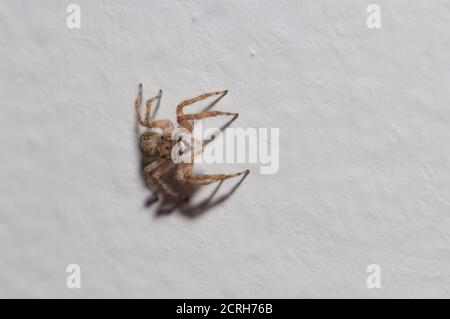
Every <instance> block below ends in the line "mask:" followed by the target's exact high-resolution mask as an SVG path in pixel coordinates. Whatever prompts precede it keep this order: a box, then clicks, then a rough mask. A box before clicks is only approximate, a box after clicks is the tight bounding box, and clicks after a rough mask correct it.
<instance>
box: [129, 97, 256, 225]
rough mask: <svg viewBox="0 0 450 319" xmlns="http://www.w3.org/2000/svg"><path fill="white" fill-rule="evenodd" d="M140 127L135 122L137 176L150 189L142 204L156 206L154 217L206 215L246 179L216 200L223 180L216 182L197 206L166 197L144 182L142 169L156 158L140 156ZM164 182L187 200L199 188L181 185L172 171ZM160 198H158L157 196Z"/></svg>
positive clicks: (155, 110)
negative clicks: (173, 213) (137, 161)
mask: <svg viewBox="0 0 450 319" xmlns="http://www.w3.org/2000/svg"><path fill="white" fill-rule="evenodd" d="M222 98H223V95H221V96H219V97H218V98H216V99H215V100H214V101H212V102H211V103H209V104H208V105H207V106H206V107H205V108H204V109H203V111H202V112H205V111H207V110H209V109H211V108H212V107H213V106H214V105H215V104H216V103H217V102H219V101H220V100H221V99H222ZM160 104H161V99H158V102H157V104H156V106H155V109H154V111H153V114H152V115H151V118H155V116H156V114H157V112H158V110H159V106H160ZM234 120H236V117H233V118H232V119H231V120H229V121H228V122H227V123H225V124H224V125H223V126H222V127H221V128H220V131H221V132H223V131H224V130H225V129H226V128H227V127H228V126H229V125H230V124H231V123H232V122H233V121H234ZM140 134H141V132H140V126H139V124H138V123H137V122H136V121H135V135H136V141H137V142H136V146H137V152H138V153H139V155H138V156H139V165H138V166H139V172H138V173H139V176H140V177H141V179H142V183H143V185H145V187H146V188H150V190H151V191H152V193H153V194H151V195H150V196H149V197H148V198H147V199H146V200H145V202H144V205H145V207H152V206H154V205H155V204H156V205H157V208H156V213H155V214H156V216H157V217H160V216H163V215H167V214H170V213H172V212H174V211H178V212H180V213H181V214H182V215H184V216H186V217H189V218H195V217H198V216H200V215H202V214H204V213H206V212H207V211H208V210H209V209H211V208H214V207H216V206H218V205H220V204H222V203H223V202H224V201H226V200H227V199H228V198H229V197H230V196H231V195H233V193H234V192H235V191H236V190H237V189H238V188H239V186H240V185H241V184H242V182H243V181H244V179H245V178H246V177H247V175H248V173H247V174H244V175H242V177H241V178H240V179H239V180H238V181H237V182H236V183H235V185H234V186H233V188H231V189H230V190H229V191H228V192H227V193H226V194H224V195H221V196H220V197H218V198H214V197H215V195H216V194H217V192H218V191H219V189H220V187H221V186H222V184H223V182H224V181H223V180H222V181H220V182H218V184H217V186H216V187H215V188H214V190H213V191H212V192H211V194H210V195H209V196H208V197H207V198H206V199H204V200H203V201H201V202H200V203H197V204H195V205H194V204H192V203H191V202H186V201H185V200H183V199H177V198H173V197H171V196H168V195H166V194H165V193H164V192H163V191H161V189H160V188H159V187H158V185H157V184H156V183H148V181H145V177H144V174H143V170H144V168H145V167H146V166H147V165H149V164H151V163H152V162H153V161H155V160H157V159H158V157H157V156H154V157H147V156H145V155H144V154H142V152H141V150H140V149H139V142H138V141H139V137H140ZM211 141H212V140H210V141H206V142H204V144H203V146H206V145H208V144H209V143H210V142H211ZM164 180H165V182H166V183H167V184H169V185H171V187H173V189H174V190H175V191H176V192H179V193H182V194H185V195H187V196H189V198H193V197H194V195H195V193H196V192H197V191H198V190H199V188H200V187H202V186H198V185H192V184H185V185H184V184H181V183H179V182H178V181H177V180H176V179H175V170H174V169H172V170H171V171H170V172H169V173H168V174H167V175H165V176H164ZM232 180H234V179H230V180H229V181H228V182H231V181H232ZM160 194H161V195H162V196H158V195H160ZM160 197H162V200H159V198H160Z"/></svg>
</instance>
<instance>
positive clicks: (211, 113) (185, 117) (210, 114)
mask: <svg viewBox="0 0 450 319" xmlns="http://www.w3.org/2000/svg"><path fill="white" fill-rule="evenodd" d="M218 115H233V116H236V117H237V116H239V113H231V112H220V111H209V112H201V113H196V114H184V115H181V116H179V117H178V121H179V122H183V121H189V120H201V119H204V118H206V117H213V116H218Z"/></svg>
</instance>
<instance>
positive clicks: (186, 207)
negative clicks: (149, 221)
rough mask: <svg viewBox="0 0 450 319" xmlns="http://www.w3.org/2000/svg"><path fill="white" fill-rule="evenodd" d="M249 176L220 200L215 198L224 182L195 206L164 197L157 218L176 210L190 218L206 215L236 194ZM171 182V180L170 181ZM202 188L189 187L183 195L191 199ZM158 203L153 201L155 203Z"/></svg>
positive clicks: (184, 190) (244, 176) (185, 188)
mask: <svg viewBox="0 0 450 319" xmlns="http://www.w3.org/2000/svg"><path fill="white" fill-rule="evenodd" d="M247 175H248V173H247V174H244V175H243V176H242V177H241V178H240V179H239V181H238V182H237V183H235V184H234V186H233V187H232V188H231V189H230V190H229V191H227V192H226V193H225V194H223V195H221V196H220V197H218V198H215V197H216V195H217V193H218V191H219V189H220V188H221V187H222V184H223V183H224V181H223V180H222V181H220V182H219V183H218V184H217V186H216V187H215V188H214V189H213V191H212V192H211V194H209V196H208V197H207V198H205V199H203V200H201V201H200V202H198V203H196V204H193V203H191V202H186V201H183V200H178V201H174V200H173V199H172V198H171V197H169V196H164V198H163V200H162V202H161V204H160V205H159V207H158V208H157V210H156V216H157V217H161V216H163V215H168V214H170V213H172V212H174V211H175V210H178V211H179V212H180V213H181V214H182V215H184V216H186V217H188V218H196V217H198V216H200V215H202V214H204V213H206V212H207V211H208V210H210V209H211V208H214V207H216V206H218V205H220V204H222V203H223V202H224V201H226V200H227V199H228V198H229V197H230V196H232V195H233V194H234V192H236V190H237V189H238V188H239V186H240V185H241V184H242V182H243V181H244V179H245V178H246V177H247ZM169 181H170V179H169ZM200 187H201V186H193V185H188V186H185V187H183V190H181V191H182V192H183V194H188V195H189V197H190V198H192V197H193V195H194V194H195V193H196V192H197V191H198V190H199V189H200ZM155 202H156V201H155V200H153V203H155Z"/></svg>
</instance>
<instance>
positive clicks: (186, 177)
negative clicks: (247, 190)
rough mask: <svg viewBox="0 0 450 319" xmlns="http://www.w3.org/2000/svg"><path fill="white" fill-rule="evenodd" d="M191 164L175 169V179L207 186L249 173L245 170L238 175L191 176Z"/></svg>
mask: <svg viewBox="0 0 450 319" xmlns="http://www.w3.org/2000/svg"><path fill="white" fill-rule="evenodd" d="M192 167H193V165H192V164H181V165H179V167H178V169H177V174H176V178H177V179H178V180H179V181H181V182H185V183H190V184H196V185H207V184H210V183H212V182H215V181H222V180H224V179H228V178H231V177H235V176H239V175H243V174H248V173H249V172H250V171H249V170H248V169H247V170H245V171H242V172H239V173H232V174H201V175H193V174H192Z"/></svg>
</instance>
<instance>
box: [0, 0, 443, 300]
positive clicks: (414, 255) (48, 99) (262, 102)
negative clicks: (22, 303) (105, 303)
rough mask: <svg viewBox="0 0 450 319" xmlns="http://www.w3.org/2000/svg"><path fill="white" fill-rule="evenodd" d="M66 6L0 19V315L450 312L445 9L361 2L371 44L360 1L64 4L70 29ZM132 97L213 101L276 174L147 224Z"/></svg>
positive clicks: (168, 113)
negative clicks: (75, 303)
mask: <svg viewBox="0 0 450 319" xmlns="http://www.w3.org/2000/svg"><path fill="white" fill-rule="evenodd" d="M70 3H71V2H68V1H48V0H47V1H39V2H37V1H36V2H34V1H33V2H30V1H12V0H9V1H0V42H1V43H0V104H1V117H0V142H1V144H0V145H1V147H0V160H1V166H0V177H1V182H0V194H1V195H0V196H1V205H0V209H1V215H0V297H62V298H77V297H87V298H91V297H161V298H164V297H168V298H171V297H179V298H187V297H225V298H228V297H255V298H259V297H265V298H271V297H277V298H278V297H338V298H347V297H362V298H372V297H450V252H449V245H450V236H449V229H450V192H449V189H450V172H449V168H450V167H449V166H450V165H449V156H450V147H449V140H450V130H449V124H450V123H449V122H450V103H449V101H450V93H449V92H450V90H449V87H450V73H449V69H450V63H449V57H450V24H449V23H448V19H449V16H450V3H449V2H448V1H445V0H442V1H439V0H432V1H422V0H420V1H419V0H415V1H411V0H395V1H377V3H378V4H380V6H381V10H382V11H381V14H382V28H381V29H368V28H367V27H366V19H367V16H368V13H366V8H367V6H368V5H369V4H370V3H371V2H368V1H359V0H344V1H332V0H320V1H312V0H310V1H286V0H284V1H256V0H255V1H250V0H241V1H237V0H235V1H77V2H76V3H77V4H79V5H80V7H81V29H68V28H67V26H66V17H67V16H68V13H66V8H67V6H68V5H69V4H70ZM139 82H142V83H143V84H144V93H145V96H146V97H150V96H151V95H154V94H156V92H157V90H158V89H160V88H161V89H163V91H164V93H163V98H162V102H161V107H160V109H159V112H158V118H170V119H172V120H174V119H175V118H174V115H175V106H176V105H177V104H178V103H179V102H180V101H181V100H183V99H186V98H190V97H193V96H196V95H198V94H200V93H204V92H208V91H214V90H219V89H229V90H230V91H229V94H228V95H227V96H226V97H225V98H224V99H222V100H221V101H220V102H219V103H218V104H217V105H216V106H214V109H216V110H223V111H231V112H233V111H237V112H239V113H240V117H239V118H238V119H237V120H236V121H235V122H233V123H232V126H233V127H243V128H247V127H255V128H260V127H266V128H271V127H276V128H280V169H279V172H278V173H277V174H274V175H261V174H259V170H258V166H257V165H256V166H255V165H246V164H234V165H226V166H224V165H210V166H207V167H206V168H205V170H207V171H208V172H233V171H238V170H242V169H245V168H247V167H250V168H251V169H252V172H251V174H250V175H249V176H248V177H247V178H246V179H245V180H244V182H243V183H242V184H241V185H240V187H239V188H238V189H237V190H236V192H234V193H233V195H232V196H230V197H229V198H228V199H227V200H225V201H222V202H220V203H219V204H218V205H216V206H214V207H213V208H210V209H207V210H203V211H196V210H195V209H176V210H175V211H173V212H172V213H169V214H163V215H158V214H157V211H158V205H160V202H159V203H154V204H153V205H150V206H149V207H147V206H146V205H145V202H146V200H147V199H148V197H149V196H150V192H149V191H148V190H147V189H146V188H145V186H144V185H143V182H142V178H141V175H140V159H139V152H138V149H137V135H136V133H137V132H136V129H135V123H134V110H133V101H134V98H135V95H136V93H137V85H138V83H139ZM191 110H192V111H193V110H195V107H193V108H192V109H191ZM212 121H213V122H210V123H219V122H220V121H222V122H220V123H223V122H224V121H226V119H223V118H222V119H217V120H212ZM214 121H218V122H214ZM236 182H237V180H229V181H227V182H225V183H224V184H223V185H222V187H221V189H220V190H219V192H218V193H217V194H216V197H220V196H221V195H222V194H225V193H226V190H227V189H229V188H230V187H232V186H233V185H234V184H235V183H236ZM215 186H216V185H209V186H207V187H205V188H204V189H203V190H202V191H199V192H198V193H197V194H196V195H198V196H196V197H195V198H193V202H195V201H196V200H200V199H201V198H202V197H204V196H208V194H209V193H211V192H212V191H213V190H214V187H215ZM196 213H198V214H196ZM72 263H76V264H79V265H80V266H81V269H82V275H81V277H82V283H81V285H82V287H81V288H80V289H68V288H67V287H66V282H65V281H66V276H67V275H68V274H67V273H66V267H67V265H69V264H72ZM372 263H375V264H379V265H380V267H381V269H382V288H381V289H368V288H367V287H366V277H367V275H368V274H367V273H366V267H367V265H369V264H372Z"/></svg>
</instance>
